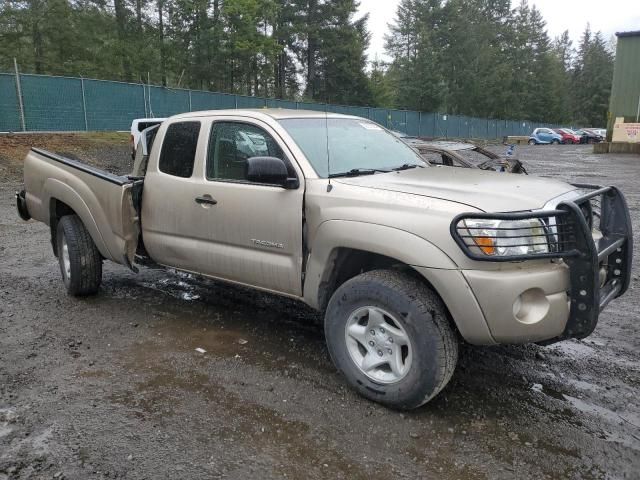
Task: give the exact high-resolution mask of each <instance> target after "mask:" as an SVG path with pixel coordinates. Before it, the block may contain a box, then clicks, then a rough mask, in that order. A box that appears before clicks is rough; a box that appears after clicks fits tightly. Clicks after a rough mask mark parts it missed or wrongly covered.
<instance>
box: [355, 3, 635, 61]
mask: <svg viewBox="0 0 640 480" xmlns="http://www.w3.org/2000/svg"><path fill="white" fill-rule="evenodd" d="M399 3H400V0H360V11H361V13H367V12H368V13H369V31H370V32H371V35H372V38H371V47H370V48H369V58H370V59H371V60H373V59H375V57H376V55H378V56H379V57H380V58H385V56H384V35H385V33H387V31H388V28H387V24H388V23H389V22H392V21H393V20H394V19H395V13H396V8H397V6H398V4H399ZM512 3H513V5H516V4H518V3H520V0H513V1H512ZM534 4H535V5H536V6H537V7H538V9H539V10H540V11H541V12H542V16H543V17H544V19H545V20H546V22H547V31H548V32H549V35H550V37H551V38H552V39H553V38H554V37H556V36H557V35H560V34H561V33H562V32H564V31H565V30H569V34H570V35H571V38H572V40H573V41H574V44H575V43H577V41H578V40H579V39H580V35H581V33H582V32H583V31H584V27H585V26H586V25H587V22H589V23H590V24H591V29H592V30H593V31H597V30H601V31H602V33H603V34H604V37H605V40H608V39H609V38H610V37H611V36H612V35H613V34H614V33H615V32H619V31H625V30H639V29H640V1H639V0H580V1H574V0H529V5H534Z"/></svg>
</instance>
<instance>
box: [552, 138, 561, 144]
mask: <svg viewBox="0 0 640 480" xmlns="http://www.w3.org/2000/svg"><path fill="white" fill-rule="evenodd" d="M551 143H552V144H554V145H560V140H558V139H557V138H556V139H555V140H553V141H552V142H551Z"/></svg>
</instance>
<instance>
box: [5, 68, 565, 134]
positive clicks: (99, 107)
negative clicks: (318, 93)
mask: <svg viewBox="0 0 640 480" xmlns="http://www.w3.org/2000/svg"><path fill="white" fill-rule="evenodd" d="M18 79H19V81H18V82H17V81H16V75H14V74H7V73H0V132H17V131H28V132H36V131H50V132H58V131H96V130H127V131H128V130H129V128H130V126H131V120H132V119H134V118H143V117H168V116H170V115H175V114H177V113H184V112H189V111H198V110H218V109H229V108H230V109H236V108H267V107H269V108H290V109H306V110H318V111H327V112H333V113H343V114H347V115H356V116H359V117H363V118H368V119H370V120H373V121H374V122H377V123H379V124H381V125H384V126H385V127H387V128H389V129H392V130H398V131H401V132H405V133H407V134H409V135H413V136H422V137H444V138H484V139H495V138H502V137H504V136H507V135H529V134H530V133H531V131H532V130H533V129H534V128H537V127H543V126H545V127H550V126H552V125H548V124H541V123H535V122H529V121H514V120H495V119H487V118H474V117H467V116H463V115H447V114H443V113H427V112H414V111H407V110H390V109H384V108H373V107H349V106H343V105H330V104H321V103H305V102H293V101H289V100H277V99H273V98H262V97H247V96H243V95H230V94H225V93H215V92H205V91H200V90H184V89H173V88H164V87H157V86H150V85H144V84H134V83H122V82H112V81H106V80H92V79H86V78H70V77H52V76H45V75H27V74H20V75H19V77H18ZM19 91H20V92H21V93H22V95H21V97H22V98H21V99H20V98H19V95H18V92H19ZM20 100H21V101H20Z"/></svg>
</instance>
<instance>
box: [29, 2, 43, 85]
mask: <svg viewBox="0 0 640 480" xmlns="http://www.w3.org/2000/svg"><path fill="white" fill-rule="evenodd" d="M29 7H30V10H31V18H32V22H33V23H32V24H31V40H32V42H33V66H34V68H35V71H36V73H39V74H42V73H44V42H43V40H42V30H41V29H40V20H41V18H42V13H43V12H42V8H43V5H42V3H41V2H40V0H31V1H30V2H29Z"/></svg>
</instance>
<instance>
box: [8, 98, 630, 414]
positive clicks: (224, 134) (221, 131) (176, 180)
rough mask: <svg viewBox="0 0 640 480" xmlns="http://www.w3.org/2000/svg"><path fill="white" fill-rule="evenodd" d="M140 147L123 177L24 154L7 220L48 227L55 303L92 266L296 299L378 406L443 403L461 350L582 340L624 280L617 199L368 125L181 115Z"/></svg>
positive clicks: (626, 255) (87, 284) (625, 222)
mask: <svg viewBox="0 0 640 480" xmlns="http://www.w3.org/2000/svg"><path fill="white" fill-rule="evenodd" d="M142 142H143V145H142V147H143V148H139V149H138V151H137V158H136V164H135V169H134V172H133V174H132V175H131V176H116V175H112V174H109V173H106V172H103V171H101V170H98V169H95V168H93V167H90V166H87V165H85V164H83V163H80V162H76V161H73V160H69V159H66V158H63V157H60V156H57V155H54V154H52V153H49V152H46V151H43V150H37V149H32V150H31V152H30V153H29V154H28V155H27V157H26V160H25V166H24V180H25V190H24V191H22V192H20V193H19V194H17V196H16V201H17V206H18V210H19V213H20V215H21V217H22V218H23V219H25V220H28V219H29V218H34V219H35V220H38V221H41V222H44V223H46V224H47V225H49V226H50V227H51V243H52V245H53V252H54V254H55V255H56V256H57V257H58V259H59V263H60V270H61V272H62V278H63V280H64V283H65V286H66V288H67V290H68V292H69V293H70V294H71V295H88V294H93V293H95V292H96V291H97V290H98V288H99V285H100V280H101V274H102V262H103V260H105V259H106V260H111V261H113V262H116V263H120V264H122V265H126V266H128V267H129V268H131V269H133V270H134V271H136V267H135V264H136V263H140V264H144V263H145V262H146V263H149V262H153V263H155V264H158V265H161V266H166V267H171V268H174V269H178V270H182V271H185V272H192V273H195V274H199V275H204V276H206V277H211V278H214V279H219V280H224V281H227V282H233V283H237V284H242V285H248V286H251V287H255V288H258V289H262V290H265V291H269V292H273V293H277V294H281V295H286V296H289V297H293V298H296V299H299V300H301V301H303V302H306V303H307V304H308V305H310V306H312V307H314V308H316V309H318V310H320V311H323V312H325V335H326V340H327V344H328V348H329V352H330V355H331V358H332V359H333V361H334V363H335V365H336V367H337V368H338V369H339V370H340V371H341V372H342V373H343V374H344V376H345V378H346V380H347V381H348V382H349V384H350V385H351V386H352V387H353V388H355V389H356V390H357V391H359V392H360V393H361V394H362V395H364V396H366V397H368V398H370V399H372V400H375V401H378V402H380V403H383V404H386V405H389V406H393V407H396V408H414V407H417V406H419V405H422V404H423V403H425V402H427V401H428V400H430V399H431V398H433V397H434V396H435V395H436V394H437V393H438V392H439V391H441V390H442V389H443V388H444V387H445V385H446V384H447V382H448V381H449V379H450V378H451V375H452V374H453V371H454V369H455V365H456V361H457V356H458V342H459V341H461V340H464V341H466V342H469V343H473V344H482V345H492V344H498V343H527V342H538V343H553V342H556V341H559V340H563V339H567V338H584V337H586V336H587V335H589V334H590V333H591V332H592V331H593V329H594V328H595V327H596V323H597V321H598V316H599V314H600V312H601V310H602V309H603V308H604V307H605V306H606V305H607V303H609V302H610V301H611V300H612V299H614V298H616V297H619V296H620V295H622V294H623V293H624V292H625V291H626V290H627V287H628V285H629V279H630V268H631V260H632V253H633V249H632V240H631V239H632V236H631V226H630V225H631V223H630V220H629V214H628V209H627V206H626V203H625V200H624V197H623V195H622V194H621V193H620V192H619V191H618V190H617V189H616V188H615V187H605V188H600V187H593V186H585V185H569V184H566V183H562V182H559V181H554V180H549V179H543V178H535V177H532V176H529V177H527V176H522V175H509V174H501V173H495V172H488V171H481V170H477V169H457V168H450V167H434V166H430V165H429V164H428V163H426V162H425V161H424V160H422V159H421V157H420V155H419V154H418V152H417V151H415V150H414V149H413V148H411V147H410V146H408V145H406V144H405V143H403V142H402V141H401V140H399V139H397V138H396V137H394V135H392V134H391V133H390V132H388V131H387V130H385V129H384V128H382V127H380V126H379V125H377V124H375V123H372V122H370V121H368V120H364V119H362V118H357V117H349V116H341V115H333V114H329V115H325V114H324V113H318V112H304V111H297V110H294V111H287V110H256V111H251V110H246V111H242V110H229V111H224V110H221V111H210V112H193V113H188V114H183V115H177V116H174V117H171V118H169V119H167V120H166V121H165V122H163V123H162V125H161V126H159V127H155V128H151V129H148V130H145V131H144V132H143V134H142Z"/></svg>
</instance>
